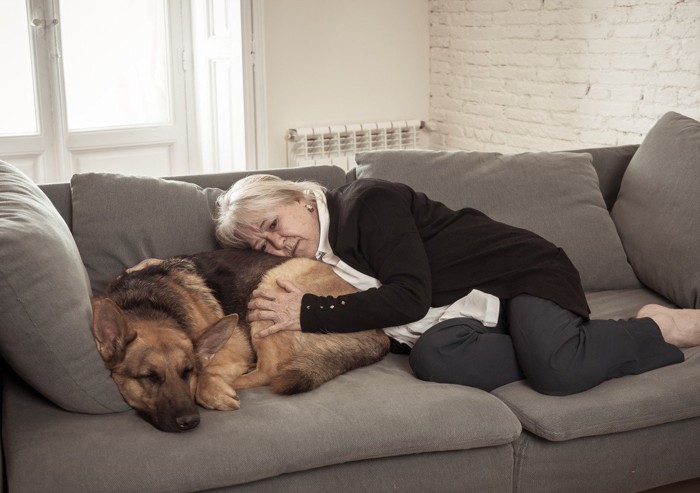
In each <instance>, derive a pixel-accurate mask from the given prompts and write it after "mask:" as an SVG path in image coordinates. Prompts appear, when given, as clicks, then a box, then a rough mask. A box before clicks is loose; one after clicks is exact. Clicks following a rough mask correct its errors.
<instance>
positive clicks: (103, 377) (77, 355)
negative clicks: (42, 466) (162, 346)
mask: <svg viewBox="0 0 700 493" xmlns="http://www.w3.org/2000/svg"><path fill="white" fill-rule="evenodd" d="M0 245H2V248H0V352H1V354H2V357H3V359H4V360H5V361H7V362H8V363H9V364H10V366H11V367H12V368H13V370H14V371H15V372H17V374H19V375H20V376H21V377H22V378H23V379H24V380H26V381H27V382H29V383H30V384H31V385H32V386H33V387H34V388H35V389H36V390H38V391H39V392H41V393H42V394H43V395H44V396H46V397H47V398H49V399H51V400H52V401H53V402H54V403H56V404H58V405H59V406H61V407H63V408H64V409H67V410H70V411H77V412H83V413H108V412H114V411H123V410H125V409H127V406H126V404H125V402H124V400H123V399H122V397H121V395H120V394H119V392H118V391H117V389H116V387H115V385H114V382H112V379H111V378H110V376H109V372H108V371H107V370H106V369H105V367H104V364H103V363H102V360H101V359H100V357H99V355H98V354H97V350H96V349H95V343H94V341H93V339H92V333H91V331H90V320H91V317H92V311H91V307H90V287H89V284H88V280H87V276H86V274H85V269H84V267H83V264H82V262H81V259H80V255H79V253H78V249H77V248H76V245H75V242H74V241H73V237H72V236H71V234H70V231H69V230H68V227H67V226H66V223H65V222H64V220H63V219H62V218H61V216H60V215H59V214H58V212H57V211H56V209H55V208H54V207H53V205H51V202H50V201H49V199H48V198H47V197H46V195H44V193H43V192H42V191H41V190H39V188H38V187H37V186H36V185H34V184H33V183H32V182H31V180H30V179H29V178H28V177H27V176H25V175H24V174H23V173H22V172H21V171H19V170H18V169H17V168H15V167H13V166H12V165H9V164H7V163H3V162H0Z"/></svg>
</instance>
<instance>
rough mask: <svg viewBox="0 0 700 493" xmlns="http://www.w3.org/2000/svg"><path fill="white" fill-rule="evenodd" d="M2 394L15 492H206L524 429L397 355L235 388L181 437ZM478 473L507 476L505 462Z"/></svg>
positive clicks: (502, 410)
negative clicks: (286, 382) (304, 378)
mask: <svg viewBox="0 0 700 493" xmlns="http://www.w3.org/2000/svg"><path fill="white" fill-rule="evenodd" d="M9 387H11V388H10V389H9V391H8V392H7V393H6V413H5V418H4V419H5V424H6V432H5V435H4V437H3V439H4V441H5V449H6V450H7V451H8V454H7V456H8V463H7V467H8V474H9V478H10V489H12V490H17V491H30V490H31V491H76V492H77V491H96V489H98V488H99V490H100V491H101V492H104V493H107V492H112V491H113V492H122V491H200V490H209V489H213V488H221V487H225V486H229V485H235V484H241V483H246V482H250V481H256V480H261V479H264V478H269V477H274V476H277V475H280V474H284V473H291V472H294V471H302V470H309V469H313V468H320V467H324V466H329V465H334V464H340V463H346V462H351V461H358V460H365V459H375V458H381V457H398V456H404V455H410V454H420V453H430V452H438V451H455V450H466V449H479V448H483V447H496V446H503V445H505V444H510V443H512V442H513V441H514V440H515V439H517V437H518V436H519V434H520V431H521V428H520V423H519V422H518V420H517V419H516V417H515V416H514V415H513V413H512V412H511V411H510V410H509V409H508V407H507V406H506V405H505V404H503V402H501V401H500V400H499V399H497V398H496V397H494V396H493V395H490V394H488V393H486V392H482V391H480V390H476V389H472V388H468V387H462V386H457V385H441V384H435V383H427V382H422V381H420V380H418V379H416V378H414V377H413V376H412V375H411V373H410V370H409V368H408V362H407V358H406V357H405V356H399V355H393V354H390V355H388V356H387V357H386V358H385V359H384V360H382V361H381V362H379V363H377V364H374V365H372V366H369V367H365V368H361V369H358V370H354V371H351V372H349V373H347V374H345V375H341V376H340V377H338V378H336V379H334V380H331V381H330V382H328V383H326V384H324V385H322V386H321V387H319V388H318V389H316V390H314V391H312V392H309V393H306V394H299V395H295V396H279V395H274V394H272V393H271V392H270V390H269V389H267V388H259V389H250V390H244V391H241V392H240V396H241V405H242V407H241V409H240V410H238V411H232V412H220V411H202V417H201V423H200V425H199V426H198V427H197V428H196V429H195V430H193V431H190V432H187V433H183V434H168V433H163V432H161V431H158V430H156V429H155V428H153V427H152V426H151V425H149V424H148V423H146V422H145V421H143V420H142V419H140V418H139V417H137V415H136V414H135V413H121V414H115V415H108V416H80V415H75V414H70V413H65V412H62V411H60V410H59V409H57V408H55V407H54V406H52V405H51V404H49V403H47V402H45V401H43V400H41V399H39V398H38V397H37V396H36V395H35V394H34V393H32V392H30V391H28V390H26V389H22V388H17V386H16V385H15V384H12V385H10V386H9ZM75 437H80V439H79V440H76V438H75ZM107 464H109V467H106V465H107ZM483 467H489V468H492V469H495V470H501V471H502V474H504V475H506V476H507V477H509V478H510V477H511V474H512V457H511V456H510V454H508V456H507V460H505V461H503V462H502V463H491V464H484V465H483ZM36 470H41V474H39V475H37V474H35V472H36Z"/></svg>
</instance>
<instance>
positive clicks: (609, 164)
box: [570, 145, 639, 210]
mask: <svg viewBox="0 0 700 493" xmlns="http://www.w3.org/2000/svg"><path fill="white" fill-rule="evenodd" d="M638 148H639V146H638V145H624V146H615V147H597V148H592V149H579V150H575V151H570V152H574V153H581V152H583V153H587V154H590V155H591V156H592V157H593V167H594V168H595V171H596V173H597V174H598V183H599V184H600V192H601V193H602V194H603V199H604V200H605V205H606V206H607V208H608V210H612V207H613V205H614V204H615V200H616V199H617V194H618V193H619V191H620V183H621V182H622V177H623V176H624V175H625V171H626V170H627V166H629V164H630V160H631V159H632V156H634V153H635V152H636V151H637V149H638Z"/></svg>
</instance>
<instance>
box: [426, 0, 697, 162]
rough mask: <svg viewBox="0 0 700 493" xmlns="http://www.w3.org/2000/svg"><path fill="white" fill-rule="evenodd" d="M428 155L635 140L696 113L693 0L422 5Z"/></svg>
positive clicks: (460, 0) (491, 0)
mask: <svg viewBox="0 0 700 493" xmlns="http://www.w3.org/2000/svg"><path fill="white" fill-rule="evenodd" d="M430 24H431V26H430V92H431V102H430V118H431V120H432V124H433V126H434V127H435V131H434V132H432V135H431V146H432V147H434V148H455V149H457V148H458V149H471V150H494V151H501V152H514V151H527V150H557V149H572V148H580V147H586V146H605V145H616V144H627V143H639V142H640V141H641V139H642V137H643V135H644V134H645V133H646V132H647V131H648V129H649V128H650V127H651V126H652V125H653V123H654V122H655V121H656V120H657V119H658V118H659V117H660V116H661V115H662V114H663V113H665V112H666V111H669V110H675V111H678V112H679V113H682V114H685V115H687V116H690V117H693V118H699V117H700V0H586V1H582V0H578V1H577V0H512V1H507V0H430Z"/></svg>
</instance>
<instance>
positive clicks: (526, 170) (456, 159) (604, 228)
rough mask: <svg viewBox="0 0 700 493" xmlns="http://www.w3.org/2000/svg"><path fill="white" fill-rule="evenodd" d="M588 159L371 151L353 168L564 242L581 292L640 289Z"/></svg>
mask: <svg viewBox="0 0 700 493" xmlns="http://www.w3.org/2000/svg"><path fill="white" fill-rule="evenodd" d="M591 161H592V158H591V155H590V154H586V153H526V154H518V155H504V154H499V153H487V152H465V151H377V152H369V153H363V154H360V155H358V156H357V163H358V167H357V170H356V174H357V177H358V178H360V179H361V178H365V177H371V178H381V179H385V180H392V181H399V182H402V183H405V184H407V185H409V186H411V187H412V188H414V189H415V190H417V191H420V192H424V193H426V194H427V195H428V196H429V197H431V198H433V199H435V200H438V201H440V202H443V203H444V204H445V205H447V206H448V207H451V208H453V209H460V208H464V207H473V208H476V209H479V210H481V211H482V212H484V213H486V214H488V215H489V216H491V217H492V218H493V219H496V220H498V221H502V222H505V223H508V224H511V225H514V226H518V227H521V228H526V229H529V230H531V231H534V232H535V233H537V234H539V235H541V236H543V237H544V238H546V239H548V240H549V241H551V242H552V243H554V244H556V245H558V246H560V247H562V248H564V250H565V251H566V252H567V254H568V255H569V257H570V258H571V261H572V262H573V263H574V265H575V266H576V267H577V269H578V270H579V272H580V274H581V280H582V283H583V287H584V289H586V290H587V291H599V290H606V289H626V288H634V287H638V286H639V282H638V281H637V279H636V278H635V276H634V273H633V271H632V269H631V267H630V265H629V264H628V263H627V259H626V257H625V253H624V250H623V249H622V244H621V243H620V238H619V237H618V235H617V233H616V231H615V226H614V224H613V222H612V220H611V218H610V215H609V213H608V211H607V208H606V205H605V201H604V200H603V196H602V194H601V192H600V189H599V187H598V177H597V174H596V171H595V169H594V168H593V165H592V163H591Z"/></svg>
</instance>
